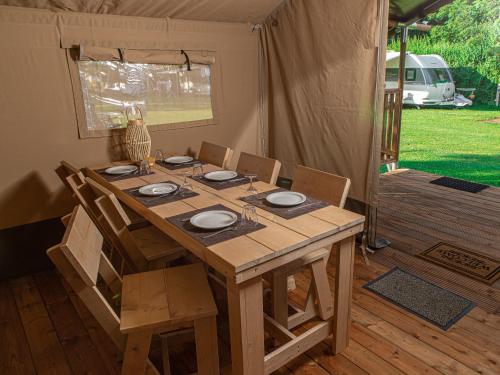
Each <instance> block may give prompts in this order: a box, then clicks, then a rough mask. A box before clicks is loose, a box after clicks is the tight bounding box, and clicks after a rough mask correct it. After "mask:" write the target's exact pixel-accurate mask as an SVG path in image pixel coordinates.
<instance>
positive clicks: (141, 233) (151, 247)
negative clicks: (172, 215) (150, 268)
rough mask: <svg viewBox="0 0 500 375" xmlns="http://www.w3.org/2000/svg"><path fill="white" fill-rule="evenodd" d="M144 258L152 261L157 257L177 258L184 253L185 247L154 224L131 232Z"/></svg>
mask: <svg viewBox="0 0 500 375" xmlns="http://www.w3.org/2000/svg"><path fill="white" fill-rule="evenodd" d="M130 233H131V234H132V236H133V238H134V241H135V243H136V244H137V247H138V248H139V250H140V251H141V253H142V255H143V256H144V258H145V259H146V260H147V261H148V262H151V261H153V260H157V259H165V258H169V259H175V258H178V257H179V256H181V255H182V253H183V250H184V249H183V247H182V246H181V245H179V244H178V243H177V242H175V241H174V240H173V239H171V238H170V237H168V236H167V235H165V234H164V233H163V232H162V231H160V230H159V229H157V228H156V227H154V226H148V227H145V228H141V229H136V230H134V231H132V232H130Z"/></svg>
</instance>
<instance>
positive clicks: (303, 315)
mask: <svg viewBox="0 0 500 375" xmlns="http://www.w3.org/2000/svg"><path fill="white" fill-rule="evenodd" d="M350 186H351V181H350V180H349V179H348V178H346V177H341V176H337V175H334V174H331V173H326V172H322V171H319V170H316V169H312V168H307V167H303V166H297V167H296V169H295V173H294V179H293V185H292V190H293V191H297V192H300V193H303V194H306V195H308V196H310V197H313V198H316V199H320V200H323V201H326V202H329V203H330V204H332V205H334V206H337V207H341V208H343V207H344V205H345V202H346V199H347V194H348V192H349V187H350ZM334 247H335V246H334ZM330 252H331V249H326V248H323V249H319V250H317V251H315V252H313V253H311V254H308V255H307V256H305V257H303V258H301V259H299V260H297V261H296V262H294V263H292V264H289V265H288V266H287V267H284V268H282V269H279V270H277V271H275V272H273V274H272V281H271V284H272V297H273V298H272V299H273V300H272V306H273V315H274V319H275V320H276V321H277V322H278V323H280V324H281V325H283V326H284V327H287V328H289V329H292V328H294V327H296V326H298V325H300V324H302V323H304V322H306V321H308V320H310V319H311V318H313V317H315V316H319V317H320V318H321V319H323V320H327V319H329V318H331V317H332V313H333V300H332V295H331V292H330V285H329V283H328V274H327V271H326V268H327V263H328V259H329V257H330ZM304 267H308V268H309V269H310V271H311V275H312V279H311V285H310V288H309V291H308V294H307V299H306V307H305V309H300V308H298V307H297V306H293V305H292V308H293V309H294V310H295V313H294V314H293V315H292V316H290V317H289V316H288V305H289V303H288V284H289V281H288V278H289V277H290V276H291V275H293V274H294V273H297V272H298V271H300V270H301V269H303V268H304Z"/></svg>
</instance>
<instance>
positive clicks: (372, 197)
mask: <svg viewBox="0 0 500 375" xmlns="http://www.w3.org/2000/svg"><path fill="white" fill-rule="evenodd" d="M378 21H379V30H378V41H377V42H378V43H377V62H376V81H375V93H374V104H373V107H374V109H373V112H374V114H373V128H374V130H373V132H374V137H373V141H372V142H373V144H372V165H371V168H370V169H371V173H370V180H371V183H370V190H369V200H368V204H367V205H366V212H365V216H366V226H365V231H364V233H363V243H362V245H361V249H362V251H363V256H364V258H365V262H366V263H367V264H368V257H367V255H366V252H367V251H370V252H373V249H380V248H382V247H385V246H387V245H388V244H389V243H390V242H389V241H387V240H385V239H381V238H377V206H378V199H377V195H378V189H379V184H378V180H379V167H380V145H381V141H382V133H381V129H382V126H383V124H382V122H383V111H384V95H385V62H386V51H387V33H388V22H389V1H388V0H379V12H378Z"/></svg>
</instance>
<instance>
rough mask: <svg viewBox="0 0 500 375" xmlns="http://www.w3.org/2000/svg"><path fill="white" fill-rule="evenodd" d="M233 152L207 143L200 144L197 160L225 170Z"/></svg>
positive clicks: (227, 148)
mask: <svg viewBox="0 0 500 375" xmlns="http://www.w3.org/2000/svg"><path fill="white" fill-rule="evenodd" d="M232 153H233V150H231V149H230V148H229V147H225V146H219V145H216V144H213V143H209V142H205V141H203V142H201V148H200V152H199V154H198V160H200V161H203V162H205V163H210V164H213V165H216V166H218V167H221V168H226V166H227V164H228V162H229V159H230V158H231V155H232Z"/></svg>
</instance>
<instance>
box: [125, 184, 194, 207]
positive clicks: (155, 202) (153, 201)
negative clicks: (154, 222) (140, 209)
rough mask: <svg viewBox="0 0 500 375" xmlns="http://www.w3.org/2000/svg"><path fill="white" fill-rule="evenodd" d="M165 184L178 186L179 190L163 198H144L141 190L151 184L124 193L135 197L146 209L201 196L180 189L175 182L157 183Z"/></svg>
mask: <svg viewBox="0 0 500 375" xmlns="http://www.w3.org/2000/svg"><path fill="white" fill-rule="evenodd" d="M164 182H168V183H171V184H174V185H176V186H177V190H176V191H174V192H173V193H170V194H168V195H165V196H161V197H160V196H157V197H147V196H144V195H142V194H141V193H139V189H140V188H141V187H142V186H146V185H149V184H145V185H142V186H138V187H135V188H131V189H126V190H123V191H124V192H125V193H127V194H128V195H130V196H132V197H134V198H135V199H136V200H138V201H139V202H141V203H142V204H143V205H145V206H146V207H154V206H159V205H160V204H165V203H171V202H175V201H178V200H181V199H186V198H191V197H196V196H197V195H199V194H198V193H195V192H194V191H192V190H186V189H182V188H180V187H179V184H176V183H175V182H173V181H161V182H155V184H160V183H164Z"/></svg>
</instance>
